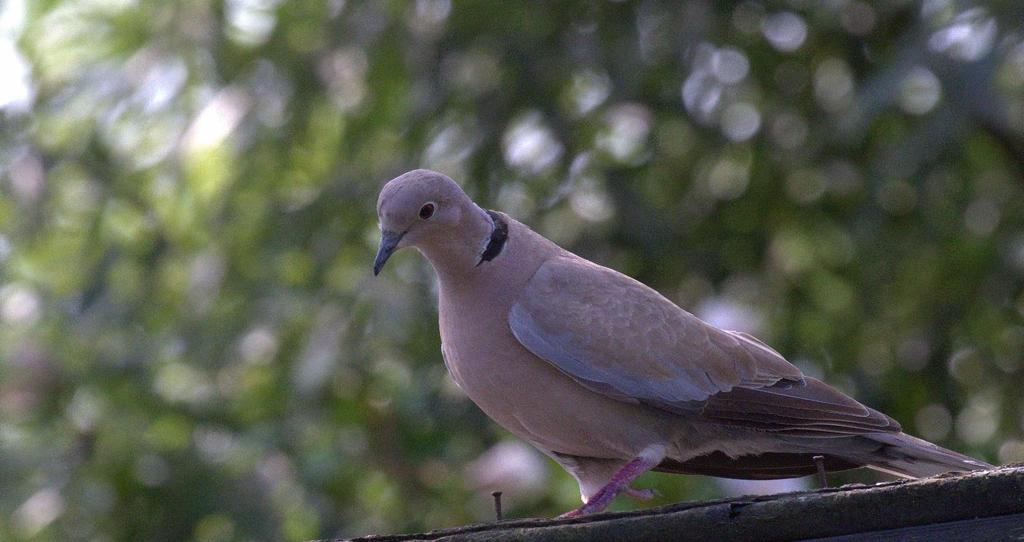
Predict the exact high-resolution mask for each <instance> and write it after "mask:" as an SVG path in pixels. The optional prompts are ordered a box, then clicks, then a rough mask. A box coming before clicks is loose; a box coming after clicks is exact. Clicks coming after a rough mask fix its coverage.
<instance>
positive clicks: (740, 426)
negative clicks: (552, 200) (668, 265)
mask: <svg viewBox="0 0 1024 542" xmlns="http://www.w3.org/2000/svg"><path fill="white" fill-rule="evenodd" d="M377 215H378V217H379V219H380V227H381V233H382V237H381V243H380V249H379V251H378V253H377V258H376V261H375V262H374V267H373V272H374V274H375V275H376V274H378V273H379V272H380V270H381V268H382V267H383V266H384V263H385V262H386V261H387V260H388V258H389V257H390V256H391V254H392V253H393V252H394V251H395V250H397V249H400V248H403V247H415V248H416V249H417V250H419V251H420V252H421V253H422V254H423V255H424V256H425V257H426V258H427V260H428V261H429V262H430V264H431V265H432V266H433V268H434V270H435V271H436V273H437V277H438V280H439V282H440V288H439V292H440V302H439V323H440V331H441V352H442V354H443V357H444V360H445V364H446V365H447V367H448V371H449V372H450V373H451V376H452V378H453V379H454V380H455V382H456V383H457V384H458V385H459V387H460V388H462V390H464V391H465V393H466V394H467V395H468V396H469V397H470V399H472V400H473V401H474V402H475V403H476V404H477V405H478V406H479V407H480V408H481V409H482V410H483V411H484V412H485V413H486V414H487V415H488V416H490V417H491V418H492V419H494V421H496V422H498V423H499V424H501V425H502V426H503V427H504V428H506V429H507V430H509V431H510V432H512V433H513V434H515V435H516V436H518V437H519V438H522V439H523V440H525V441H527V442H529V443H530V444H532V445H533V446H535V447H537V448H538V449H540V450H541V451H542V452H544V453H545V454H547V455H548V456H550V457H552V458H553V459H554V460H555V461H557V462H558V463H559V464H561V465H562V466H563V467H564V468H565V469H566V470H568V471H569V472H570V473H571V474H572V475H573V476H574V477H575V478H576V480H577V481H578V482H579V486H580V494H581V497H582V499H583V502H584V504H583V506H581V507H580V508H578V509H576V510H573V511H571V512H569V513H568V514H566V515H568V516H576V515H582V514H589V513H595V512H599V511H601V510H603V509H605V508H606V507H607V506H608V504H609V503H610V502H611V501H612V499H614V498H615V497H616V495H618V494H620V493H627V494H629V495H633V496H635V497H640V498H643V497H647V496H649V495H650V493H649V492H645V491H643V490H635V489H633V488H631V487H630V484H631V483H632V482H633V480H634V479H635V478H636V477H637V476H639V475H641V474H643V473H644V472H646V471H648V470H652V469H653V470H657V471H665V472H674V473H691V474H707V475H713V476H723V477H730V478H748V479H775V478H792V477H796V476H803V475H807V474H812V473H814V472H816V471H817V470H818V468H819V466H821V468H824V469H826V470H828V471H837V470H844V469H850V468H855V467H862V466H866V467H870V468H873V469H876V470H880V471H884V472H888V473H892V474H896V475H899V476H905V477H922V476H930V475H934V474H938V473H941V472H946V471H967V470H978V469H985V468H990V467H991V465H988V464H986V463H984V462H981V461H978V460H975V459H972V458H970V457H967V456H964V455H961V454H958V453H956V452H953V451H950V450H946V449H943V448H940V447H938V446H936V445H934V444H932V443H930V442H927V441H924V440H921V439H918V438H915V437H912V436H910V435H907V434H906V433H903V432H902V431H901V429H900V425H899V423H897V422H896V421H895V420H893V419H892V418H890V417H889V416H886V415H885V414H882V413H881V412H878V411H876V410H873V409H871V408H869V407H866V406H864V405H862V404H860V403H858V402H857V401H855V400H853V399H851V398H850V397H847V396H846V395H844V394H842V393H841V392H839V391H838V390H836V389H834V388H832V387H830V386H828V385H827V384H825V383H823V382H821V381H819V380H816V379H814V378H811V377H808V376H805V375H803V374H802V373H801V372H800V370H799V369H798V368H796V367H795V366H793V365H792V364H790V363H789V362H787V361H786V360H785V359H784V358H783V357H782V356H781V355H780V354H779V353H778V352H776V351H775V350H773V349H772V348H771V347H769V346H768V345H766V344H765V343H763V342H761V341H759V340H758V339H756V338H754V337H752V336H750V335H747V334H745V333H740V332H737V331H726V330H722V329H718V328H716V327H714V326H712V325H710V324H708V323H705V322H703V321H701V320H700V319H698V318H697V317H696V316H694V315H692V314H690V313H689V312H686V311H685V310H683V309H681V308H679V307H678V306H676V305H675V304H673V303H672V302H671V301H669V300H668V299H666V298H665V297H663V296H661V295H660V294H658V292H656V291H654V290H653V289H651V288H649V287H647V286H645V285H643V284H641V283H640V282H638V281H636V280H634V279H632V278H630V277H627V276H626V275H623V274H621V273H619V272H617V271H614V270H612V269H608V268H606V267H602V266H600V265H597V264H595V263H593V262H590V261H587V260H585V259H583V258H581V257H579V256H577V255H575V254H573V253H571V252H569V251H567V250H564V249H562V248H560V247H559V246H558V245H556V244H554V243H553V242H551V241H549V240H547V239H545V238H544V237H542V236H541V235H540V234H538V233H536V232H534V231H533V230H531V229H530V228H529V227H527V226H525V225H523V224H521V223H519V222H517V221H516V220H514V219H512V218H511V217H509V216H508V215H506V214H504V213H501V212H497V211H485V210H483V209H481V208H480V207H479V206H477V205H476V204H475V203H473V201H472V200H471V199H470V198H469V197H468V196H467V195H466V194H465V193H464V192H463V191H462V189H461V188H460V187H459V185H458V184H456V183H455V182H454V181H452V180H451V179H450V178H448V177H446V176H444V175H442V174H440V173H435V172H433V171H428V170H415V171H410V172H408V173H406V174H404V175H401V176H400V177H397V178H395V179H393V180H391V181H390V182H388V183H387V184H386V185H385V186H384V188H383V189H382V190H381V193H380V197H379V199H378V202H377ZM815 456H823V461H822V459H821V458H819V459H818V460H817V461H816V460H815V459H814V457H815Z"/></svg>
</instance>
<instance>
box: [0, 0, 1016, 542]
mask: <svg viewBox="0 0 1024 542" xmlns="http://www.w3.org/2000/svg"><path fill="white" fill-rule="evenodd" d="M0 6H2V7H0V127H2V130H0V539H3V540H96V541H120V540H195V541H204V542H205V541H211V542H213V541H228V540H303V539H310V538H317V537H332V536H347V535H360V534H366V533H371V532H378V533H388V532H396V531H407V530H421V529H428V528H437V527H444V526H452V525H458V524H463V523H467V522H478V521H487V520H490V519H491V518H492V511H491V497H490V491H492V490H494V489H500V490H503V491H504V492H505V509H506V513H507V515H508V516H511V517H523V516H550V515H555V514H557V513H561V512H563V511H565V510H568V509H569V508H571V507H574V506H576V505H577V504H578V503H579V500H578V499H579V496H578V489H577V487H576V484H575V482H574V481H573V480H572V479H571V478H570V477H569V476H568V475H567V474H565V473H564V472H562V471H561V469H559V468H558V467H557V466H556V465H555V464H554V463H552V462H551V461H549V460H548V459H546V458H544V457H543V456H541V455H539V454H538V453H537V452H534V451H533V450H532V449H531V448H529V447H527V446H526V445H524V444H522V443H520V442H518V441H516V440H514V439H512V438H511V437H510V436H509V435H508V434H507V433H505V432H504V431H503V430H502V429H500V428H499V427H498V426H496V425H495V424H494V423H492V422H490V421H489V420H487V419H486V418H485V417H484V416H483V415H482V414H481V413H480V412H479V411H478V410H477V409H476V407H474V406H473V404H472V403H470V402H469V401H468V400H467V399H466V398H465V397H464V396H463V395H462V394H461V393H460V392H459V391H458V390H457V388H456V387H455V385H454V384H453V383H452V382H451V380H450V379H449V378H448V376H447V374H446V372H445V369H444V364H443V363H442V360H441V354H440V348H439V346H440V345H439V339H438V334H437V323H436V308H435V303H436V301H435V296H436V292H435V286H434V277H433V274H432V271H431V270H430V268H429V266H428V265H427V264H426V263H425V262H424V260H423V259H422V258H420V257H419V256H417V255H416V254H415V253H413V252H409V253H405V252H403V253H400V254H399V255H397V256H396V257H395V258H393V259H392V262H391V263H390V264H389V266H388V269H387V270H386V272H385V273H383V274H382V276H381V277H378V278H376V279H374V278H373V277H372V275H371V270H370V267H371V262H372V260H373V254H374V250H375V248H376V244H377V240H378V235H379V234H378V231H377V224H376V216H375V208H374V206H375V201H376V195H377V191H378V190H379V188H380V186H381V185H382V184H383V183H384V182H385V181H387V180H388V179H390V178H391V177H393V176H395V175H397V174H400V173H402V172H403V171H405V170H408V169H412V168H415V167H426V168H432V169H436V170H439V171H442V172H444V173H447V174H448V175H450V176H452V177H453V178H455V179H456V180H458V181H459V182H461V183H462V184H463V185H464V186H465V188H466V190H467V191H468V192H469V193H470V194H471V195H472V196H473V197H474V198H476V200H477V201H478V202H480V203H481V204H482V205H484V206H487V207H491V208H496V209H501V210H504V211H507V212H509V213H510V214H512V215H513V216H516V217H518V218H519V219H520V220H522V221H524V222H526V223H528V224H530V225H532V226H533V227H534V228H535V229H537V230H538V231H540V232H542V233H543V234H545V235H547V236H549V237H550V238H552V239H554V240H555V241H557V242H559V243H561V244H563V245H564V246H566V247H567V248H570V249H572V250H574V251H576V252H578V253H580V254H582V255H584V256H586V257H588V258H590V259H593V260H595V261H598V262H600V263H603V264H605V265H609V266H611V267H614V268H616V269H619V270H621V271H623V272H625V273H627V274H629V275H632V276H634V277H636V278H638V279H640V280H642V281H644V282H646V283H648V284H650V285H652V286H653V287H655V288H656V289H658V290H659V291H661V292H663V293H664V294H665V295H667V296H668V297H669V298H671V299H672V300H674V301H676V302H677V303H679V304H680V305H681V306H683V307H685V308H687V309H689V310H691V311H692V312H694V313H696V314H697V315H699V316H700V317H702V318H704V319H706V320H708V321H710V322H712V323H714V324H717V325H720V326H724V327H727V328H732V329H740V330H745V331H749V332H752V333H755V334H757V335H758V336H760V337H762V338H763V339H765V340H766V341H767V342H769V343H770V344H772V345H774V346H775V347H776V348H777V349H779V350H780V351H781V352H782V353H783V354H784V355H786V356H787V357H789V358H790V359H791V360H793V361H794V362H795V363H796V364H797V365H799V366H800V367H801V368H802V369H803V370H804V371H805V372H806V373H807V374H810V375H814V376H818V377H822V378H824V379H825V380H828V381H829V382H831V383H833V384H835V385H837V386H838V387H840V388H842V389H843V390H845V391H846V392H848V393H850V394H852V395H853V396H855V397H857V398H858V399H860V400H861V401H863V402H865V403H867V404H869V405H871V406H873V407H876V408H879V409H881V410H884V411H885V412H887V413H889V414H891V415H893V416H894V417H896V418H897V419H898V420H900V421H901V422H902V423H903V425H904V427H905V428H906V429H907V430H908V431H909V432H912V433H914V434H916V435H918V436H921V437H924V438H927V439H930V440H933V441H935V442H938V443H940V444H942V445H944V446H948V447H951V448H954V449H956V450H959V451H962V452H966V453H969V454H973V455H976V456H978V457H980V458H984V459H986V460H988V461H991V462H996V463H1007V462H1014V461H1022V460H1024V394H1022V393H1021V390H1022V389H1024V288H1022V283H1024V280H1022V279H1024V30H1022V29H1024V25H1022V21H1024V4H1022V3H1021V2H1017V1H1015V0H1007V1H1004V2H996V1H994V2H987V3H982V2H967V1H953V0H927V1H924V2H916V1H906V0H899V1H892V2H868V1H863V0H825V1H813V0H790V1H778V2H776V1H771V2H768V1H765V2H760V1H745V2H736V3H729V2H713V1H711V0H692V1H688V2H677V1H657V0H647V1H642V2H598V1H594V2H550V3H539V2H537V3H504V2H503V3H497V2H485V1H457V0H456V1H449V0H419V1H415V2H401V1H345V0H326V1H323V2H297V1H293V2H287V1H281V0H228V1H225V2H219V1H212V0H185V1H182V2H163V1H159V0H3V2H2V3H0ZM877 479H879V478H878V477H877V476H876V475H873V474H871V473H868V472H858V473H853V474H849V475H844V476H842V477H836V480H837V481H851V480H855V481H863V482H870V481H873V480H877ZM638 485H639V486H641V487H656V488H657V489H658V490H660V491H661V492H662V494H663V496H662V497H659V498H658V499H657V500H656V501H655V504H664V503H668V502H673V501H677V500H683V499H689V500H694V499H706V498H711V497H717V496H723V495H728V494H735V493H750V492H755V491H773V490H785V489H794V488H801V487H810V485H811V484H810V483H808V482H806V481H803V480H797V481H790V482H785V483H781V484H774V485H770V486H757V485H750V484H742V483H735V482H721V481H717V480H714V479H712V478H702V477H678V476H667V475H659V474H648V475H645V477H644V478H643V479H642V480H641V482H640V483H639V484H638ZM636 506H645V505H638V504H636V503H633V502H631V501H630V500H629V499H619V502H616V504H615V508H614V509H619V510H621V509H628V508H630V507H636Z"/></svg>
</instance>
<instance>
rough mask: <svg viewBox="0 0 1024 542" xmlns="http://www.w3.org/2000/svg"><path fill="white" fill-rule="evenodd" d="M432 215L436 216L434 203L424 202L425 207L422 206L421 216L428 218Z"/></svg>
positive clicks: (424, 218)
mask: <svg viewBox="0 0 1024 542" xmlns="http://www.w3.org/2000/svg"><path fill="white" fill-rule="evenodd" d="M432 216H434V204H433V203H424V204H423V207H420V218H422V219H423V220H426V219H428V218H430V217H432Z"/></svg>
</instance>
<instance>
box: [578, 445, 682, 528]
mask: <svg viewBox="0 0 1024 542" xmlns="http://www.w3.org/2000/svg"><path fill="white" fill-rule="evenodd" d="M664 458H665V452H664V448H663V447H662V446H656V447H651V448H648V449H646V450H644V451H643V452H642V453H641V454H640V456H639V457H637V458H636V459H634V460H632V461H630V462H629V463H626V466H624V467H622V468H621V469H619V471H618V472H616V473H615V474H613V475H612V479H611V480H609V481H608V483H607V484H605V485H604V487H602V488H601V489H599V490H598V492H597V493H595V494H594V496H593V497H591V498H590V499H589V500H588V501H587V503H586V504H584V505H583V506H581V507H579V508H577V509H575V510H571V511H569V512H566V513H564V514H562V515H561V516H558V517H560V518H575V517H579V516H585V515H587V514H596V513H598V512H601V511H603V510H604V509H605V508H608V505H609V504H611V503H612V501H613V500H615V497H616V496H618V494H619V493H622V492H623V491H625V492H627V493H628V494H629V495H630V496H633V497H638V498H644V497H647V498H650V497H653V496H654V495H653V492H651V493H650V495H648V494H647V493H646V492H645V491H644V490H634V489H630V487H629V484H631V483H633V480H636V479H637V477H639V476H640V475H641V474H643V473H645V472H647V471H649V470H651V469H653V468H654V467H657V466H658V464H659V463H661V460H662V459H664Z"/></svg>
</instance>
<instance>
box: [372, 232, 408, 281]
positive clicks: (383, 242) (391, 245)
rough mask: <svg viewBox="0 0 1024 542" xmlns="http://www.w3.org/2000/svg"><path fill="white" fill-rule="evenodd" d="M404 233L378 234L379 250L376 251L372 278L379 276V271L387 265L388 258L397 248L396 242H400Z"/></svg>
mask: <svg viewBox="0 0 1024 542" xmlns="http://www.w3.org/2000/svg"><path fill="white" fill-rule="evenodd" d="M404 235H405V232H402V233H398V232H394V231H387V230H383V231H381V232H380V248H378V249H377V259H375V260H374V261H373V276H377V275H379V274H380V270H381V269H382V268H383V267H384V264H385V263H387V261H388V258H390V257H391V254H392V253H394V252H395V250H396V249H397V248H398V242H399V241H401V240H402V236H404Z"/></svg>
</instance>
